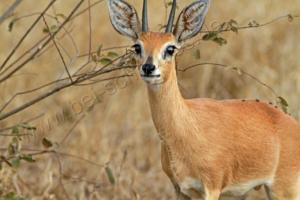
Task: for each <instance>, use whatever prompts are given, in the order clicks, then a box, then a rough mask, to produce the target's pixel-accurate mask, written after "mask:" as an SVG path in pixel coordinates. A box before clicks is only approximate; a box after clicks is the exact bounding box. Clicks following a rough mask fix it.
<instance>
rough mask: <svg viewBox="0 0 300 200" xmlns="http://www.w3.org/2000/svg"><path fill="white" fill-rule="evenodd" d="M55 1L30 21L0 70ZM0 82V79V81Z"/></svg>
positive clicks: (0, 67)
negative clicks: (30, 23) (29, 24)
mask: <svg viewBox="0 0 300 200" xmlns="http://www.w3.org/2000/svg"><path fill="white" fill-rule="evenodd" d="M55 2H56V0H52V1H51V2H50V3H49V4H48V5H47V7H46V8H45V9H44V10H43V11H42V13H41V15H40V16H39V17H38V18H37V19H36V20H35V21H34V22H33V23H32V25H31V26H30V27H29V29H28V30H27V31H26V32H25V34H24V35H23V37H21V39H20V40H19V42H18V43H17V45H16V46H15V47H14V48H13V50H12V51H11V52H10V54H9V55H8V56H7V57H6V59H5V60H4V62H3V63H2V65H1V66H0V71H1V70H2V69H3V67H4V66H5V65H6V63H7V62H8V61H9V60H10V58H11V57H12V56H13V55H14V53H15V52H16V51H17V49H18V48H19V47H20V45H21V44H22V43H23V41H24V40H25V38H26V37H27V36H28V35H29V33H30V32H31V31H32V29H33V28H34V27H35V26H36V24H37V23H38V22H39V21H40V19H41V18H42V15H43V14H44V13H46V12H47V10H49V8H50V7H51V6H52V5H53V4H54V3H55ZM0 82H1V81H0Z"/></svg>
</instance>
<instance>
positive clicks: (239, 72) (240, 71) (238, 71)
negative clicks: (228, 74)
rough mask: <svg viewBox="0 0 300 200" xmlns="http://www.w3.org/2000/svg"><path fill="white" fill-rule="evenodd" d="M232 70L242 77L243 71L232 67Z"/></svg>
mask: <svg viewBox="0 0 300 200" xmlns="http://www.w3.org/2000/svg"><path fill="white" fill-rule="evenodd" d="M231 69H233V70H235V71H236V72H237V73H238V74H239V75H242V74H243V73H242V70H241V69H240V68H239V67H232V68H231Z"/></svg>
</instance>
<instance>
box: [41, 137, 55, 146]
mask: <svg viewBox="0 0 300 200" xmlns="http://www.w3.org/2000/svg"><path fill="white" fill-rule="evenodd" d="M42 144H43V146H44V147H45V148H50V147H52V146H53V143H52V142H51V141H50V140H48V139H47V138H43V140H42Z"/></svg>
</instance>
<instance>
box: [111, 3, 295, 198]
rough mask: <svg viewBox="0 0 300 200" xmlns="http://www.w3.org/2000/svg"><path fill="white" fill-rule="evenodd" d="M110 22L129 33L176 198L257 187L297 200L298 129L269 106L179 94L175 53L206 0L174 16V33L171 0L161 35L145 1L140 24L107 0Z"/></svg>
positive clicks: (194, 29)
mask: <svg viewBox="0 0 300 200" xmlns="http://www.w3.org/2000/svg"><path fill="white" fill-rule="evenodd" d="M108 5H109V13H110V19H111V23H112V25H113V27H114V28H115V29H116V30H117V31H118V32H119V33H121V34H122V35H125V36H127V37H130V38H131V39H132V40H133V42H134V45H133V48H134V50H135V53H136V60H137V63H138V64H139V73H140V76H141V77H142V79H143V80H144V81H145V82H146V83H147V87H148V95H149V102H150V108H151V113H152V118H153V122H154V125H155V127H156V129H157V131H158V134H159V136H160V138H161V141H162V143H161V161H162V167H163V170H164V171H165V173H166V174H167V175H168V176H169V178H170V179H171V181H172V183H173V184H174V186H175V190H176V192H177V196H178V198H179V199H191V198H200V199H204V200H217V199H219V198H222V197H228V196H229V197H238V198H240V197H241V198H243V196H244V195H245V194H246V193H247V192H248V191H249V190H251V189H252V188H255V187H259V186H261V185H263V186H264V187H265V189H266V192H267V196H268V198H269V199H276V200H299V199H300V193H299V191H300V126H299V124H298V123H297V122H296V120H294V119H293V118H291V117H289V116H288V115H286V114H285V113H284V112H282V111H280V110H279V109H276V108H274V107H273V106H272V105H269V104H267V103H263V102H259V101H255V100H254V101H252V100H247V101H244V100H225V101H217V100H213V99H184V98H183V97H182V95H181V93H180V91H179V88H178V85H177V78H176V67H175V55H176V53H177V51H178V49H179V48H180V47H181V46H182V44H183V42H185V41H186V40H187V39H190V38H192V37H194V36H195V35H196V34H197V33H199V31H200V29H201V27H202V24H203V21H204V18H205V15H206V13H207V11H208V8H209V0H196V1H194V2H193V3H192V4H191V5H189V6H187V7H186V8H184V9H183V11H182V12H181V13H180V15H179V17H178V20H177V23H176V25H175V27H174V31H172V28H173V27H172V26H173V21H174V16H175V10H176V1H175V0H174V1H173V4H172V8H171V12H170V16H169V20H168V24H167V27H166V31H165V33H158V32H150V31H148V25H147V2H146V0H144V5H143V16H142V24H140V22H139V18H138V15H137V12H136V10H135V9H134V8H133V7H132V6H131V5H129V4H128V3H126V2H125V1H124V0H108Z"/></svg>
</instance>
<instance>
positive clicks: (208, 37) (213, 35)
mask: <svg viewBox="0 0 300 200" xmlns="http://www.w3.org/2000/svg"><path fill="white" fill-rule="evenodd" d="M217 36H218V33H217V32H214V31H212V32H209V33H206V34H205V35H203V37H202V39H203V40H212V39H214V38H216V37H217Z"/></svg>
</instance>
